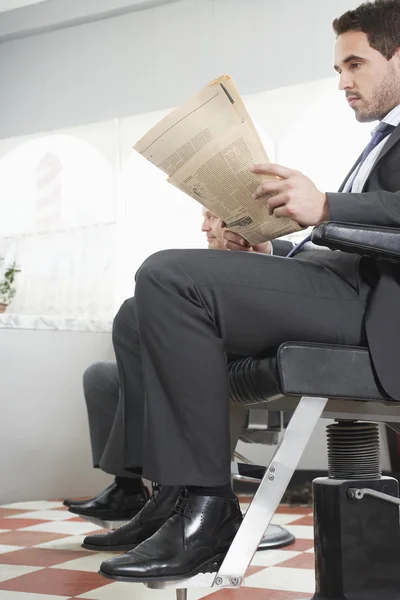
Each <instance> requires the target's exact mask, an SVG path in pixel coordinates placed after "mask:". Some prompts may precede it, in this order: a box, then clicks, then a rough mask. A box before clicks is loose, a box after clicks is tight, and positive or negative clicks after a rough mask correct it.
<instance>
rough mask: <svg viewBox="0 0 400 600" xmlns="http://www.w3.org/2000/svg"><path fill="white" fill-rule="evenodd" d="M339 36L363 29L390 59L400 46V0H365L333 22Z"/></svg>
mask: <svg viewBox="0 0 400 600" xmlns="http://www.w3.org/2000/svg"><path fill="white" fill-rule="evenodd" d="M333 29H334V31H335V33H336V35H337V36H339V35H342V33H347V32H348V31H362V32H363V33H365V34H366V35H367V37H368V42H369V45H370V46H371V47H372V48H374V49H375V50H378V52H380V53H381V54H383V56H384V57H385V58H387V60H390V59H391V58H392V57H393V55H394V53H395V52H396V50H397V49H398V48H399V47H400V0H376V2H365V3H364V4H361V6H359V7H358V8H356V9H354V10H349V11H348V12H346V13H344V15H342V16H341V17H339V18H338V19H335V20H334V22H333Z"/></svg>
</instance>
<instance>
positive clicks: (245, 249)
mask: <svg viewBox="0 0 400 600" xmlns="http://www.w3.org/2000/svg"><path fill="white" fill-rule="evenodd" d="M225 248H226V249H227V250H238V251H242V252H253V248H252V247H251V246H242V245H241V244H235V242H231V241H229V240H225Z"/></svg>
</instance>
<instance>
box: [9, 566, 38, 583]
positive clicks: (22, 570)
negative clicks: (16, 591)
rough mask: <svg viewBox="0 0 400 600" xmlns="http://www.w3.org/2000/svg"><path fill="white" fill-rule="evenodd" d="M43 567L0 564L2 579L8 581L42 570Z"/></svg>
mask: <svg viewBox="0 0 400 600" xmlns="http://www.w3.org/2000/svg"><path fill="white" fill-rule="evenodd" d="M41 568H42V567H22V566H20V565H0V581H7V579H13V578H14V577H19V576H20V575H26V574H27V573H33V572H34V571H40V569H41Z"/></svg>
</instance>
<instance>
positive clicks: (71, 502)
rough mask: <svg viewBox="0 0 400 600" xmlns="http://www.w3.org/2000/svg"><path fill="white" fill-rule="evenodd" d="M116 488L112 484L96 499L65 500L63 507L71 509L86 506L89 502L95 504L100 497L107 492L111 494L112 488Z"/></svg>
mask: <svg viewBox="0 0 400 600" xmlns="http://www.w3.org/2000/svg"><path fill="white" fill-rule="evenodd" d="M114 486H115V483H111V484H110V485H109V486H108V487H106V489H105V490H101V492H100V493H99V494H97V496H95V497H94V498H86V500H74V499H73V498H71V499H68V500H64V502H63V505H64V506H68V507H70V506H83V505H84V504H87V503H88V502H94V501H95V500H97V499H98V498H99V497H100V496H102V495H103V494H105V493H106V492H109V491H110V490H111V488H113V487H114Z"/></svg>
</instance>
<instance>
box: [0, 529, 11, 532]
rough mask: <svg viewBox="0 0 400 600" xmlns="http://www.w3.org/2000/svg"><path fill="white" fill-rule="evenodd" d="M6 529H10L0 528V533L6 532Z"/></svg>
mask: <svg viewBox="0 0 400 600" xmlns="http://www.w3.org/2000/svg"><path fill="white" fill-rule="evenodd" d="M7 531H10V529H0V533H6V532H7Z"/></svg>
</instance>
